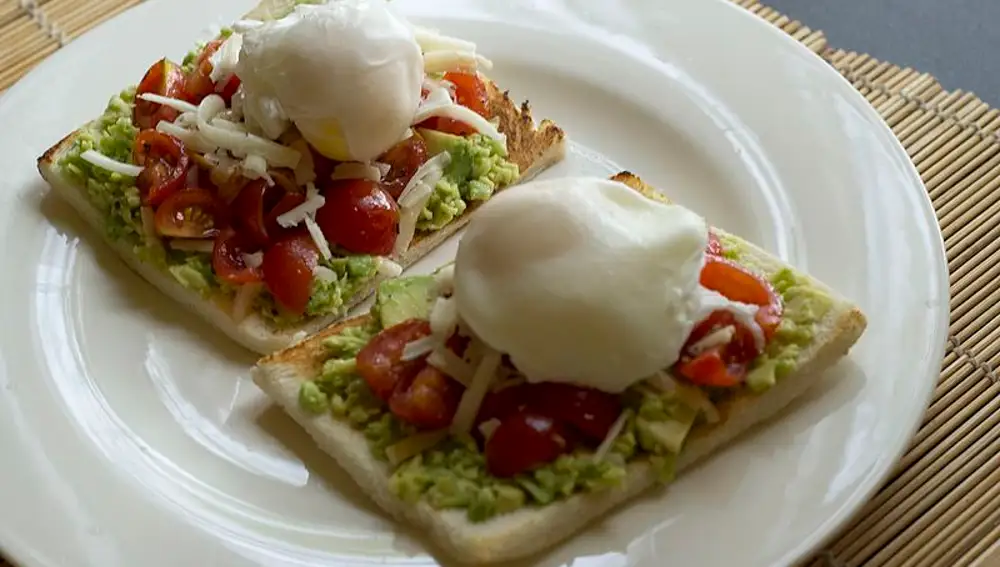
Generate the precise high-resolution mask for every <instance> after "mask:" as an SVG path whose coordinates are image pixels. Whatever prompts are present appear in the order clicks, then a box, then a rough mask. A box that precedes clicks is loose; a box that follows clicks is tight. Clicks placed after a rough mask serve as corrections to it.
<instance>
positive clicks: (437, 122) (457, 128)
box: [417, 118, 476, 137]
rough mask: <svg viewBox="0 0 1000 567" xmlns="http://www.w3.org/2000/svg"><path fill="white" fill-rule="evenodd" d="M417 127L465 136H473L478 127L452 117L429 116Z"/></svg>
mask: <svg viewBox="0 0 1000 567" xmlns="http://www.w3.org/2000/svg"><path fill="white" fill-rule="evenodd" d="M417 127H418V128H426V129H428V130H436V131H438V132H444V133H445V134H452V135H454V136H463V137H464V136H471V135H473V134H475V133H476V129H475V128H473V127H472V126H469V125H468V124H466V123H464V122H459V121H458V120H453V119H451V118H428V119H427V120H424V121H423V122H421V123H420V124H418V125H417Z"/></svg>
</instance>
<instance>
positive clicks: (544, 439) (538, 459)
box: [485, 412, 572, 478]
mask: <svg viewBox="0 0 1000 567" xmlns="http://www.w3.org/2000/svg"><path fill="white" fill-rule="evenodd" d="M571 449H572V442H571V439H570V436H569V433H568V432H567V431H566V429H565V427H563V426H562V424H561V423H559V422H558V421H557V420H555V419H552V418H551V417H546V416H544V415H538V414H533V413H526V412H521V413H515V414H513V415H509V416H507V417H505V418H504V419H503V420H501V421H500V425H499V426H498V427H497V428H496V430H495V431H494V432H493V435H492V436H491V437H490V439H489V441H487V442H486V450H485V453H486V468H487V470H489V472H490V474H492V475H493V476H496V477H500V478H509V477H512V476H516V475H518V474H521V473H523V472H526V471H529V470H531V469H533V468H536V467H538V466H540V465H544V464H545V463H549V462H552V461H554V460H555V459H557V458H558V457H559V455H562V454H563V453H566V452H569V451H570V450H571Z"/></svg>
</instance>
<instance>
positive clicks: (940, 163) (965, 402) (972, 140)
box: [0, 0, 1000, 567]
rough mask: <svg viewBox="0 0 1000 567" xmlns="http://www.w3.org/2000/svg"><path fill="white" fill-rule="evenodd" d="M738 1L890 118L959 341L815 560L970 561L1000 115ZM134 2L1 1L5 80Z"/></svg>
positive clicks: (987, 479)
mask: <svg viewBox="0 0 1000 567" xmlns="http://www.w3.org/2000/svg"><path fill="white" fill-rule="evenodd" d="M733 1H734V2H735V3H736V4H738V5H740V6H742V7H744V8H746V9H747V10H749V11H750V12H752V13H754V14H756V15H757V16H758V17H760V18H762V19H764V20H765V21H768V22H770V23H771V24H772V25H774V26H776V27H778V28H780V29H782V30H784V31H785V32H786V33H788V34H789V35H791V36H792V37H795V38H796V39H798V40H799V41H801V42H802V43H803V44H804V45H806V46H807V47H808V48H809V49H811V50H813V51H814V52H816V53H820V54H822V55H823V56H824V57H825V59H826V60H827V61H828V62H829V63H830V64H831V65H832V66H833V67H834V68H835V69H837V70H838V71H839V72H841V73H842V74H843V75H844V76H845V77H846V78H847V79H848V80H849V81H850V82H851V83H852V84H853V85H854V86H855V87H856V88H857V89H858V91H859V92H861V94H862V95H864V96H865V98H866V99H867V100H868V101H869V102H871V104H872V105H873V107H874V108H875V109H876V110H877V111H878V112H879V113H880V114H881V115H882V116H883V117H884V118H885V120H886V123H887V124H888V125H889V126H890V128H892V129H893V131H894V132H895V134H896V135H897V137H898V138H899V139H900V141H901V142H902V144H903V146H904V147H905V148H906V150H907V153H908V154H909V155H910V156H911V158H912V159H913V160H914V163H915V164H916V166H917V169H918V171H919V172H920V174H921V177H922V178H923V179H924V182H925V184H926V185H927V188H928V192H929V194H930V196H931V198H932V201H933V203H934V206H935V210H936V212H937V215H938V218H939V220H940V222H941V225H942V234H943V237H944V239H945V244H946V247H947V255H948V261H949V267H950V269H951V278H950V281H951V286H952V325H951V331H952V335H953V337H954V339H953V343H952V344H951V345H950V347H949V349H948V352H947V354H946V356H945V359H944V362H943V364H942V375H941V379H940V381H939V383H938V385H937V387H936V388H935V391H934V395H933V399H932V402H931V405H930V407H929V409H928V412H927V414H926V416H925V418H924V422H923V424H922V426H921V428H920V430H919V431H918V433H917V434H916V436H915V437H914V439H913V440H912V442H911V444H910V448H909V451H908V452H907V454H906V455H905V456H904V457H903V458H902V460H901V461H900V462H899V463H898V465H897V466H896V468H895V470H894V471H893V475H892V477H891V478H890V479H889V481H888V482H887V483H886V485H885V487H884V488H883V489H882V491H881V492H880V493H879V494H878V495H877V496H876V497H875V498H873V499H872V501H871V502H869V503H868V504H867V505H866V506H865V507H864V509H863V510H862V511H861V513H860V514H859V515H858V516H857V518H856V519H855V520H854V522H853V524H852V525H850V526H848V527H847V528H846V529H845V530H844V531H843V533H841V534H840V535H839V537H838V538H837V539H836V540H835V541H834V542H833V543H832V544H831V545H830V546H829V549H828V551H827V552H825V553H824V554H821V556H820V557H821V558H823V559H822V560H820V559H817V560H816V561H815V562H814V564H815V565H824V566H827V567H829V566H833V565H843V566H845V567H846V566H854V565H872V566H886V567H911V566H912V567H923V566H927V567H936V566H938V565H941V566H951V565H956V566H958V565H973V564H975V563H977V562H979V561H980V559H981V558H982V557H984V556H985V555H986V554H987V553H988V551H989V550H990V549H991V548H996V547H997V546H998V545H1000V544H998V541H1000V488H998V482H997V481H998V480H1000V478H998V477H1000V472H998V471H1000V467H998V459H1000V455H998V452H1000V429H998V428H997V423H998V419H1000V385H997V384H996V383H994V382H995V376H994V375H993V373H992V367H991V365H996V364H1000V302H997V301H996V300H995V299H994V298H995V297H997V296H1000V140H998V138H997V136H996V132H997V130H998V129H1000V112H998V111H996V110H992V109H990V108H989V107H988V106H987V105H986V104H985V103H983V102H982V101H981V100H979V99H977V98H976V97H975V95H973V94H972V93H967V92H963V91H946V90H945V89H944V88H943V87H942V86H941V85H940V84H939V83H938V82H937V81H936V80H935V79H934V77H932V76H930V75H927V74H920V73H919V72H917V71H915V70H913V69H906V68H899V67H896V66H894V65H891V64H889V63H887V62H882V61H878V60H876V59H874V58H872V57H871V56H869V55H867V54H863V53H854V52H849V51H843V50H833V49H828V48H827V47H826V45H827V44H826V38H825V36H824V35H823V34H822V32H819V31H814V30H811V29H810V28H808V27H806V26H804V25H802V24H801V23H799V22H796V21H792V20H790V19H789V18H788V17H786V16H784V15H782V14H780V13H778V12H776V11H774V10H773V9H770V8H768V7H766V6H763V5H761V4H759V3H758V2H756V1H755V0H733ZM138 2H139V0H44V1H41V2H36V4H37V5H38V6H39V7H40V8H41V10H40V12H41V13H43V14H44V15H45V16H46V18H47V20H48V21H49V22H52V23H54V24H55V28H52V27H44V26H42V25H41V24H40V21H39V19H38V18H37V16H38V14H37V13H36V14H35V15H36V18H35V19H32V18H31V17H29V15H28V14H26V13H25V11H24V10H23V9H22V8H21V7H20V6H19V3H18V2H17V1H16V0H0V38H3V39H2V40H0V89H3V88H6V87H7V86H9V85H10V84H12V83H13V81H15V80H17V78H19V77H20V76H21V75H22V74H23V73H24V72H26V71H27V70H29V69H30V68H31V67H33V66H34V65H35V64H36V63H37V62H39V61H40V60H41V59H43V58H44V57H45V56H47V55H48V54H49V53H51V52H52V51H54V50H55V49H57V48H58V45H59V43H58V40H59V33H60V32H62V33H65V34H66V35H67V36H69V37H75V36H77V35H79V34H81V33H83V32H85V31H86V30H87V29H89V28H91V27H92V26H93V25H96V24H97V23H99V22H100V21H103V20H105V19H107V18H109V17H111V16H113V15H114V14H116V13H118V12H120V11H121V10H124V9H126V8H127V7H129V6H132V5H134V4H137V3H138ZM36 12H37V11H36ZM984 567H985V566H984Z"/></svg>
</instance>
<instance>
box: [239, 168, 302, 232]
mask: <svg viewBox="0 0 1000 567" xmlns="http://www.w3.org/2000/svg"><path fill="white" fill-rule="evenodd" d="M269 193H271V194H273V193H274V192H273V191H269V187H268V186H267V182H266V181H264V180H263V179H256V180H253V181H251V182H250V183H248V184H246V185H245V186H244V187H243V189H241V190H240V193H239V194H238V195H237V196H236V199H234V200H233V203H232V212H233V228H235V229H236V230H237V231H239V232H240V233H242V234H244V235H246V237H247V238H248V239H250V241H252V242H253V243H254V244H256V245H258V246H261V247H264V246H266V245H267V243H268V241H269V237H268V230H267V223H266V218H265V215H264V211H265V209H266V208H267V198H268V196H269V195H268V194H269ZM289 210H291V209H289ZM279 214H280V213H279ZM275 216H277V215H275Z"/></svg>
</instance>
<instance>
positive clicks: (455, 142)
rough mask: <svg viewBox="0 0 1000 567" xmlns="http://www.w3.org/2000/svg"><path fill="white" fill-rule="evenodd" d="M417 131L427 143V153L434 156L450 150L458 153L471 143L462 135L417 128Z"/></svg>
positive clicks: (451, 152) (452, 152)
mask: <svg viewBox="0 0 1000 567" xmlns="http://www.w3.org/2000/svg"><path fill="white" fill-rule="evenodd" d="M417 133H418V134H420V137H421V138H423V139H424V143H426V144H427V153H429V154H430V155H432V156H436V155H437V154H439V153H441V152H448V153H450V154H455V153H458V152H459V151H461V149H464V148H465V145H466V144H468V143H469V142H468V140H466V139H465V138H463V137H462V136H456V135H454V134H448V133H445V132H438V131H437V130H427V129H425V128H417Z"/></svg>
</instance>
